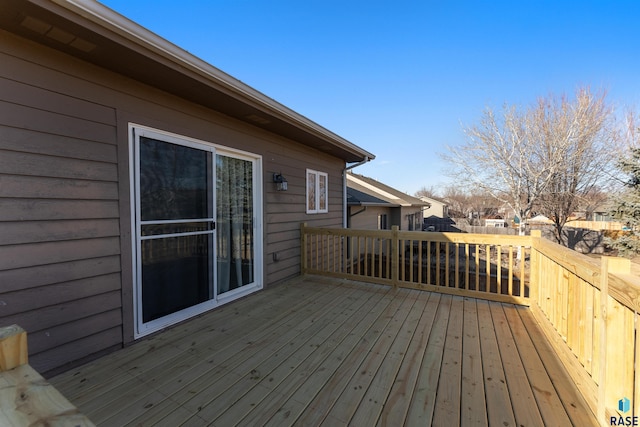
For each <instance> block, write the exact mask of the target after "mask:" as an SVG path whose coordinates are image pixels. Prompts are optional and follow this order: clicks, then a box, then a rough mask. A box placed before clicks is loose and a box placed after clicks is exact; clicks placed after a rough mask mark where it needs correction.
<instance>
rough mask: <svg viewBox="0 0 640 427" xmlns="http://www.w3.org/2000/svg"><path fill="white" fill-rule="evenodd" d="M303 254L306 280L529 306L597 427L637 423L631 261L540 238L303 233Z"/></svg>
mask: <svg viewBox="0 0 640 427" xmlns="http://www.w3.org/2000/svg"><path fill="white" fill-rule="evenodd" d="M301 245H302V250H301V254H302V273H303V274H321V275H328V276H333V277H342V278H350V279H356V280H360V281H368V282H374V283H382V284H389V285H392V286H399V287H409V288H416V289H423V290H427V291H435V292H441V293H447V294H453V295H461V296H466V297H474V298H482V299H489V300H494V301H500V302H510V303H515V304H522V305H527V306H530V308H531V311H532V313H533V314H534V316H535V318H536V320H537V321H538V324H539V325H540V327H541V329H542V330H543V332H544V334H545V335H546V337H547V340H548V342H549V344H550V346H551V347H552V348H553V349H554V351H555V354H556V356H557V357H558V359H559V360H560V361H561V362H562V363H563V365H564V366H565V368H566V370H567V372H568V373H569V375H570V376H571V378H572V380H573V381H574V382H575V384H576V386H577V388H578V390H579V391H580V393H581V394H582V396H583V397H584V399H585V401H586V402H587V403H588V404H589V406H590V408H591V410H592V411H593V413H594V414H595V415H596V416H597V418H598V420H599V422H600V423H601V424H602V425H612V424H614V423H615V424H614V425H622V424H621V422H626V421H627V420H630V421H631V422H634V420H638V418H633V417H640V332H639V329H640V320H639V319H640V315H639V314H638V313H639V312H640V279H639V278H638V277H635V276H633V275H631V274H630V263H629V261H628V260H625V259H621V258H613V257H602V258H601V259H595V258H590V257H588V256H586V255H582V254H579V253H577V252H575V251H572V250H570V249H567V248H564V247H562V246H560V245H558V244H556V243H554V242H550V241H548V240H546V239H543V238H542V237H541V236H540V232H539V231H532V236H502V235H483V234H465V233H433V232H405V231H399V230H398V229H397V227H394V228H393V229H392V230H353V229H340V228H314V227H307V226H306V224H303V225H302V228H301ZM621 417H622V419H620V418H621ZM627 417H631V418H627ZM613 418H615V420H614V419H613ZM638 423H640V421H638V422H637V424H638Z"/></svg>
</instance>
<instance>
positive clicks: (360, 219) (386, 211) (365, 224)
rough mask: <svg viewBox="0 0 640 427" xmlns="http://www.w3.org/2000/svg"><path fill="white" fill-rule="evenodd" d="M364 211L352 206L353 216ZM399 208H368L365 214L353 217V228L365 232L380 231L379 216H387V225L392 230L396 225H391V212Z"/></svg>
mask: <svg viewBox="0 0 640 427" xmlns="http://www.w3.org/2000/svg"><path fill="white" fill-rule="evenodd" d="M362 209H363V207H362V206H351V207H350V210H351V214H354V213H356V212H360V211H361V210H362ZM394 209H397V208H384V207H380V206H367V207H366V210H365V211H364V212H361V213H359V214H356V215H353V216H352V217H351V225H350V227H351V228H355V229H363V230H377V229H378V215H387V225H388V228H389V229H391V226H392V225H394V224H392V223H391V212H392V211H393V210H394Z"/></svg>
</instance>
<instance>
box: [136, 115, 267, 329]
mask: <svg viewBox="0 0 640 427" xmlns="http://www.w3.org/2000/svg"><path fill="white" fill-rule="evenodd" d="M128 134H129V159H130V162H129V176H130V180H129V182H130V195H131V244H132V248H131V249H132V257H133V259H132V267H133V268H132V279H133V292H132V298H133V326H134V339H138V338H141V337H144V336H146V335H149V334H151V333H154V332H157V331H159V330H162V329H164V328H166V327H168V326H171V325H174V324H176V323H179V322H182V321H185V320H187V319H190V318H192V317H194V316H197V315H199V314H202V313H204V312H206V311H209V310H211V309H213V308H216V307H218V306H220V305H223V304H225V303H227V302H230V301H233V300H235V299H238V298H240V297H243V296H245V295H248V294H250V293H253V292H255V291H257V290H260V289H262V288H263V258H264V256H263V254H264V252H263V250H264V249H263V243H262V242H263V240H264V239H263V231H262V230H263V223H262V222H263V214H262V209H263V207H262V156H260V155H257V154H254V153H249V152H246V151H242V150H236V149H233V148H229V147H226V146H223V145H219V144H215V143H212V142H208V141H203V140H198V139H195V138H190V137H187V136H184V135H178V134H174V133H171V132H166V131H162V130H159V129H154V128H151V127H148V126H144V125H139V124H135V123H129V132H128ZM140 137H148V138H152V139H157V140H160V141H166V142H167V143H175V144H180V145H184V146H187V147H192V148H197V149H202V150H205V151H210V152H212V155H213V161H212V165H213V168H214V170H213V171H212V172H213V173H212V180H213V182H212V194H211V197H213V199H212V200H213V203H214V209H215V200H216V170H215V165H216V155H222V156H229V157H234V158H240V159H243V160H248V161H251V162H252V167H253V169H254V170H253V174H252V175H253V195H252V196H253V200H254V206H253V212H254V218H253V233H254V236H255V238H254V282H253V283H251V284H248V285H245V286H242V287H241V288H238V289H234V290H232V291H228V292H225V293H223V294H220V295H219V294H218V283H217V274H216V264H217V257H216V253H215V251H216V241H215V238H216V233H213V239H214V240H213V250H212V253H211V255H210V256H211V262H212V265H213V274H214V276H213V282H214V283H213V285H214V286H213V288H214V295H213V298H212V299H210V300H208V301H205V302H202V303H199V304H196V305H194V306H191V307H188V308H185V309H183V310H180V311H178V312H175V313H171V314H169V315H167V316H164V317H161V318H158V319H155V320H152V321H150V322H147V323H143V320H142V297H141V292H142V282H141V274H142V269H141V251H140V242H141V239H140V232H141V230H140V219H139V212H140V200H139V197H138V191H139V179H140V174H139V152H137V150H136V147H137V146H138V145H137V144H136V139H137V138H140ZM214 215H215V211H214Z"/></svg>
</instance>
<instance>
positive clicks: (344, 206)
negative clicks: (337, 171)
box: [342, 156, 371, 228]
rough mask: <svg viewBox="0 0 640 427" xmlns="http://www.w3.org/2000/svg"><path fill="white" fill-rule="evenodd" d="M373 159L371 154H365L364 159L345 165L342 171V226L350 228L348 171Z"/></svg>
mask: <svg viewBox="0 0 640 427" xmlns="http://www.w3.org/2000/svg"><path fill="white" fill-rule="evenodd" d="M370 161H371V159H370V158H369V156H365V157H364V159H362V161H360V162H358V163H354V164H352V165H350V166H345V168H344V169H343V171H342V228H348V222H347V171H349V170H351V169H353V168H357V167H358V166H362V165H364V164H365V163H368V162H370Z"/></svg>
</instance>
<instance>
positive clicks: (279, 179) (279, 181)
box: [273, 173, 287, 191]
mask: <svg viewBox="0 0 640 427" xmlns="http://www.w3.org/2000/svg"><path fill="white" fill-rule="evenodd" d="M273 182H275V183H276V190H278V191H287V179H286V178H285V177H284V176H282V174H281V173H274V174H273Z"/></svg>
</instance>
